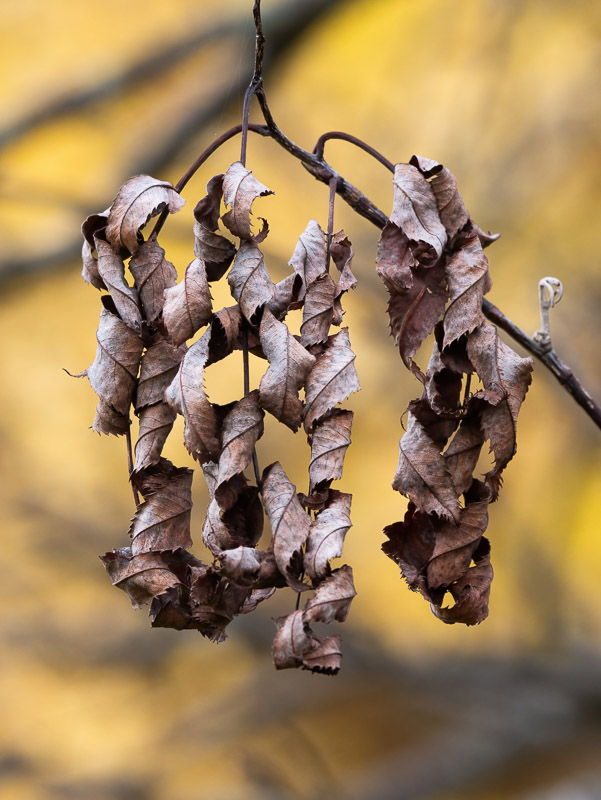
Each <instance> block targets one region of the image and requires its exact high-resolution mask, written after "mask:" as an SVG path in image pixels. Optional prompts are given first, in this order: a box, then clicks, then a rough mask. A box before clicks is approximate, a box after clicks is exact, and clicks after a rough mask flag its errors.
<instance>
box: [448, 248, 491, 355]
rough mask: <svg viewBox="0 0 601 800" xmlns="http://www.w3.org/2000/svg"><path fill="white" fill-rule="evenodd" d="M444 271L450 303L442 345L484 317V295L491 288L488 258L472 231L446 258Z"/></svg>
mask: <svg viewBox="0 0 601 800" xmlns="http://www.w3.org/2000/svg"><path fill="white" fill-rule="evenodd" d="M445 272H446V276H447V283H448V286H449V299H450V303H449V306H448V308H447V310H446V311H445V315H444V342H443V349H444V348H446V347H448V345H449V344H451V342H454V341H455V340H456V339H459V338H460V337H461V336H463V335H464V334H465V333H471V332H472V331H473V330H474V329H475V328H477V327H478V325H480V324H481V323H482V322H483V320H484V314H483V313H482V298H483V296H484V294H485V293H486V292H488V291H489V290H490V287H491V281H490V276H489V274H488V259H487V258H486V256H485V255H484V250H483V249H482V245H481V244H480V240H479V239H478V237H477V236H475V235H473V236H471V237H470V238H468V239H467V240H466V241H465V243H464V244H463V246H462V248H461V250H458V251H457V252H456V253H454V254H453V256H452V257H451V258H450V259H449V260H448V261H447V264H446V267H445Z"/></svg>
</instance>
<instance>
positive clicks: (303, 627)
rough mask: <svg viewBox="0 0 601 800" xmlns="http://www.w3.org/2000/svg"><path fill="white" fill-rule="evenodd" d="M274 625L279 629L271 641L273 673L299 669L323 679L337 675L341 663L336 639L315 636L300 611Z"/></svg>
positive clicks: (337, 638) (337, 637)
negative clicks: (320, 675) (318, 675)
mask: <svg viewBox="0 0 601 800" xmlns="http://www.w3.org/2000/svg"><path fill="white" fill-rule="evenodd" d="M276 622H277V625H278V627H279V630H278V632H277V634H276V636H275V639H274V640H273V663H274V664H275V668H276V669H290V668H291V667H292V668H293V667H302V668H303V669H308V670H311V672H320V673H323V674H324V675H336V674H337V673H338V672H339V670H340V662H341V659H342V653H341V652H340V637H339V636H327V637H323V638H322V637H319V636H316V635H315V634H314V633H313V631H312V630H311V628H310V627H309V625H308V623H307V622H306V621H305V619H304V611H294V612H293V613H292V614H289V615H288V616H287V617H281V618H280V619H278V620H277V621H276Z"/></svg>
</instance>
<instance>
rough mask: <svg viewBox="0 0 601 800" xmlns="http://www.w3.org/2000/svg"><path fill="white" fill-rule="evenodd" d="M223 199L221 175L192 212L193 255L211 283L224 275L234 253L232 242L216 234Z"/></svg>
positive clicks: (208, 188) (213, 180)
mask: <svg viewBox="0 0 601 800" xmlns="http://www.w3.org/2000/svg"><path fill="white" fill-rule="evenodd" d="M222 196H223V175H215V176H214V177H213V178H211V180H210V181H209V182H208V183H207V194H206V195H205V197H203V198H202V199H201V200H199V202H198V203H197V205H196V208H195V209H194V218H195V220H196V222H195V223H194V255H195V256H196V257H197V258H199V259H200V260H201V261H202V262H203V263H204V264H205V267H206V271H207V278H208V279H209V280H210V281H218V280H219V279H220V278H221V277H222V276H223V275H224V274H225V272H226V270H227V269H228V267H229V265H230V264H231V263H232V259H233V258H234V256H235V254H236V248H235V247H234V245H233V244H232V242H230V241H229V239H226V238H225V236H222V235H221V234H220V233H216V231H217V228H218V226H219V214H220V211H221V198H222Z"/></svg>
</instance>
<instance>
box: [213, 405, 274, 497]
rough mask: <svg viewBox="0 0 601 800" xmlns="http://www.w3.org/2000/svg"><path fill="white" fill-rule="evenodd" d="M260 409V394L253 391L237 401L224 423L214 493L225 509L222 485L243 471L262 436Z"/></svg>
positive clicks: (223, 487) (261, 412)
mask: <svg viewBox="0 0 601 800" xmlns="http://www.w3.org/2000/svg"><path fill="white" fill-rule="evenodd" d="M263 416H264V414H263V410H262V409H261V408H260V406H259V392H258V391H256V390H255V391H253V392H250V394H247V395H246V397H243V398H242V400H240V401H238V402H237V403H236V404H235V405H234V407H233V408H232V410H231V411H230V412H229V413H228V414H227V415H226V417H225V419H224V420H223V428H222V433H221V446H222V450H221V454H220V456H219V471H218V474H217V481H216V484H215V489H214V494H215V497H216V499H217V500H218V502H219V504H220V505H221V507H222V508H225V507H226V505H229V503H228V504H226V503H225V502H224V491H223V490H224V489H226V488H227V487H225V486H224V484H226V483H227V482H228V481H230V479H231V478H233V477H234V476H235V475H238V474H240V473H241V472H243V471H244V470H245V469H246V468H247V467H248V465H249V464H250V462H251V460H252V454H253V451H254V448H255V445H256V443H257V441H258V440H259V439H260V438H261V436H262V435H263Z"/></svg>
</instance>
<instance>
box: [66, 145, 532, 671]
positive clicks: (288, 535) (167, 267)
mask: <svg viewBox="0 0 601 800" xmlns="http://www.w3.org/2000/svg"><path fill="white" fill-rule="evenodd" d="M270 194H272V192H271V191H270V190H269V189H268V188H267V187H266V186H264V185H263V184H261V183H260V182H259V181H258V180H257V179H256V178H255V177H254V176H253V174H252V173H251V172H250V171H249V170H248V169H247V168H246V167H245V166H244V165H243V164H242V163H241V162H236V163H234V164H233V165H232V166H231V167H230V168H229V169H228V170H227V172H225V174H219V175H216V176H215V177H213V178H212V179H211V180H210V181H209V183H208V185H207V194H206V196H205V197H203V198H202V199H201V200H200V202H199V203H198V204H197V205H196V207H195V209H194V239H195V244H194V258H193V260H192V261H191V262H190V264H189V265H188V267H187V268H186V270H185V273H184V275H183V277H182V279H181V281H180V282H179V283H178V282H177V272H176V269H175V267H174V266H173V265H172V264H171V263H170V262H169V261H168V260H167V258H166V256H165V252H164V250H163V249H162V248H161V246H160V245H159V243H158V240H157V235H156V234H155V233H154V232H152V233H150V234H149V235H147V238H146V239H144V236H143V234H142V231H143V230H145V229H146V226H147V223H148V222H149V220H150V219H152V218H153V217H155V216H157V215H158V214H163V215H164V216H165V215H166V214H167V213H175V212H177V211H179V209H180V208H181V207H182V205H183V202H184V201H183V199H182V198H181V197H180V195H179V193H178V192H177V191H176V190H175V188H174V187H173V186H172V185H171V184H169V183H166V182H162V181H157V180H155V179H154V178H151V177H150V176H147V175H140V176H137V177H135V178H132V179H130V180H128V181H127V182H126V183H125V184H124V185H123V186H122V187H121V189H120V190H119V193H118V194H117V197H116V198H115V200H114V202H113V204H112V205H111V207H110V208H109V209H108V210H107V211H105V212H102V213H100V214H95V215H93V216H90V217H88V219H87V220H86V221H85V222H84V225H83V235H84V245H83V273H82V274H83V277H84V279H85V280H86V281H87V282H88V283H91V284H92V285H93V286H94V287H96V288H97V289H99V290H101V291H102V310H101V314H100V323H99V327H98V331H97V343H98V346H97V351H96V357H95V359H94V362H93V363H92V365H91V366H90V367H89V368H88V369H87V370H86V371H85V372H84V373H81V374H82V375H87V377H88V379H89V382H90V384H91V386H92V388H93V389H94V391H95V392H96V394H97V395H98V404H97V408H96V417H95V419H94V422H93V425H92V427H93V429H94V430H95V431H98V432H100V433H105V434H114V435H125V436H126V437H129V431H130V412H131V409H132V408H133V411H134V413H135V415H136V416H137V418H138V421H139V429H138V437H137V441H136V443H135V448H134V454H135V460H134V461H133V462H132V464H131V475H130V479H131V483H132V486H133V489H134V496H135V497H137V498H138V499H139V498H140V496H141V498H142V499H141V500H139V502H137V510H136V512H135V515H134V517H133V520H132V523H131V526H130V529H129V535H130V537H131V543H130V545H129V546H128V547H122V548H120V549H118V550H114V551H112V552H109V553H106V554H105V555H104V556H102V561H103V563H104V565H105V567H106V570H107V572H108V574H109V576H110V578H111V580H112V582H113V584H114V585H115V586H117V587H119V588H120V589H122V590H123V591H124V592H125V593H126V594H127V595H128V597H129V599H130V601H131V603H132V605H133V606H134V608H138V607H140V606H142V605H144V604H149V605H150V616H151V619H152V625H153V626H154V627H169V628H175V629H177V630H183V629H193V630H197V631H199V632H200V633H201V634H202V635H203V636H205V637H207V638H209V639H211V640H213V641H215V642H221V641H223V640H224V639H225V638H226V635H227V634H226V628H227V627H228V625H229V624H230V623H231V622H232V620H233V619H234V618H235V617H236V616H238V615H240V614H248V613H250V612H252V611H254V610H255V609H256V608H257V606H258V604H259V603H261V602H264V601H266V600H267V599H268V598H270V597H271V596H272V595H273V594H274V592H276V591H277V590H278V589H280V590H283V589H286V588H288V589H292V590H293V591H294V592H295V593H297V595H296V596H297V602H296V609H295V610H292V611H291V613H289V614H288V615H287V616H285V617H282V618H279V619H278V620H276V624H277V632H276V634H275V639H274V644H273V658H274V662H275V666H276V667H277V668H278V669H285V668H289V667H300V668H303V669H308V670H311V671H313V672H322V673H327V674H335V673H336V672H338V670H339V668H340V661H341V649H340V636H339V635H338V634H335V633H334V634H332V635H326V636H320V635H317V633H316V632H315V630H314V626H315V624H317V623H325V624H327V625H330V624H331V623H333V622H343V621H344V620H345V619H346V617H347V614H348V611H349V607H350V603H351V601H352V599H353V597H354V595H355V588H354V584H353V573H352V569H351V567H350V566H347V565H344V566H339V567H337V568H333V567H332V565H331V561H332V560H334V559H339V558H341V556H342V551H343V543H344V539H345V536H346V534H347V532H348V530H349V528H350V527H351V520H350V510H351V495H350V494H348V493H345V492H343V491H340V490H339V489H337V488H332V484H333V482H334V481H337V480H339V479H341V478H342V471H343V462H344V458H345V454H346V451H347V448H348V446H349V444H350V441H351V439H350V436H351V425H352V421H353V413H352V411H350V410H348V409H344V408H342V407H341V404H342V403H344V401H345V400H346V399H347V398H348V397H349V395H351V393H353V392H356V391H358V390H359V388H360V386H359V379H358V376H357V372H356V369H355V356H354V353H353V351H352V349H351V345H350V340H349V332H348V329H347V328H346V327H342V323H343V310H342V300H343V296H344V294H345V292H347V291H349V290H350V289H353V288H354V287H355V285H356V280H355V277H354V276H353V273H352V271H351V263H352V259H353V250H352V247H351V244H350V242H349V240H348V239H347V237H346V235H345V234H344V232H342V231H341V232H339V233H332V228H331V226H330V228H329V229H328V232H327V233H326V232H324V230H323V229H322V228H321V227H320V225H319V224H318V222H316V221H315V220H311V221H310V222H309V223H308V225H307V227H306V229H305V230H304V232H303V233H302V234H301V236H300V238H299V240H298V243H297V245H296V248H295V250H294V253H293V255H292V258H291V260H290V262H289V266H290V267H291V271H290V272H289V274H288V275H287V276H286V277H285V278H284V279H283V280H280V281H279V282H277V283H274V282H273V281H272V279H271V276H270V273H269V270H268V268H267V266H266V264H265V260H264V257H263V254H262V252H261V249H260V244H261V243H262V242H263V241H264V239H265V237H266V236H267V235H268V232H269V226H268V223H267V221H266V220H265V219H263V218H260V217H259V218H257V219H254V218H253V215H252V206H253V203H254V202H255V201H256V200H257V198H260V197H264V196H266V195H270ZM494 238H495V237H493V236H491V235H490V234H485V233H484V232H483V231H481V230H480V229H479V228H478V227H477V226H476V225H475V224H474V223H473V222H472V220H471V219H470V217H469V215H468V213H467V211H466V210H465V207H464V205H463V202H462V200H461V197H460V195H459V193H458V191H457V187H456V183H455V179H454V177H453V175H452V174H451V173H450V172H449V170H448V169H446V168H444V167H443V166H442V165H441V164H439V163H437V162H435V161H430V160H428V159H424V158H419V157H413V158H412V159H411V162H410V163H409V164H398V165H397V166H396V168H395V172H394V195H393V208H392V213H391V215H390V218H389V220H388V222H387V224H386V225H385V227H384V229H383V231H382V236H381V239H380V243H379V246H378V252H377V271H378V274H379V275H380V277H381V278H382V280H383V282H384V284H385V286H386V288H387V290H388V293H389V304H388V314H389V317H390V328H391V332H392V335H393V337H394V340H395V343H396V345H397V347H398V349H399V353H400V355H401V358H402V361H403V363H404V364H405V366H406V367H407V368H408V369H409V370H410V371H411V372H412V373H413V375H414V376H415V377H416V378H417V380H418V381H419V382H420V383H421V384H422V395H421V397H420V398H419V399H416V400H413V401H412V402H411V403H410V404H409V409H408V414H407V427H406V432H405V434H404V435H403V437H402V439H401V441H400V444H399V463H398V467H397V471H396V474H395V476H394V482H393V487H394V489H396V490H397V491H399V492H400V493H402V494H403V495H405V496H406V497H408V499H409V506H408V509H407V513H406V515H405V519H404V521H403V522H397V523H394V524H392V525H390V526H388V527H387V528H386V529H385V533H386V535H387V537H388V540H387V542H386V544H385V545H384V548H383V549H384V551H385V553H386V554H387V555H388V556H390V558H392V559H393V560H394V561H395V562H396V563H398V564H399V566H400V567H401V571H402V574H403V576H404V577H405V579H406V580H407V582H408V584H409V586H410V587H411V588H412V589H414V590H417V591H419V592H421V594H422V595H423V596H424V597H425V598H426V599H427V600H428V601H429V602H430V605H431V608H432V609H433V611H434V613H435V615H436V616H437V617H439V618H440V619H441V620H443V621H445V622H463V623H466V624H468V625H471V624H475V623H478V622H480V621H481V620H483V619H484V618H485V616H486V614H487V609H488V595H489V591H490V582H491V579H492V568H491V565H490V545H489V543H488V541H487V540H486V539H485V538H484V536H483V534H484V532H485V530H486V526H487V521H488V506H489V504H490V503H491V502H492V501H494V500H496V498H497V496H498V493H499V489H500V486H501V475H502V472H503V470H504V469H505V467H506V465H507V463H508V462H509V461H510V459H511V458H512V456H513V454H514V452H515V449H516V421H517V415H518V411H519V408H520V405H521V403H522V401H523V399H524V396H525V394H526V391H527V388H528V384H529V381H530V372H531V362H530V359H522V358H520V357H519V356H518V355H517V354H516V353H514V352H513V351H512V350H511V349H510V348H509V347H508V346H507V345H506V344H504V343H503V342H502V341H501V340H500V338H499V336H498V333H497V331H496V329H495V328H494V326H492V325H491V324H490V323H489V322H487V321H486V320H485V319H484V317H483V314H482V310H481V306H482V298H483V295H484V293H485V292H487V291H488V290H489V289H490V285H491V284H490V277H489V272H488V261H487V258H486V256H485V254H484V250H483V248H484V247H485V246H487V245H488V244H490V242H491V241H493V240H494ZM222 279H225V280H227V283H228V285H229V289H230V291H231V295H232V298H233V303H232V305H230V306H227V307H225V308H222V309H220V310H214V309H213V305H212V298H211V292H210V285H211V283H214V282H216V281H219V280H222ZM296 309H302V324H301V327H300V335H293V334H292V333H291V331H290V329H289V327H288V325H287V322H286V320H287V315H288V312H289V311H291V310H296ZM430 334H433V342H434V343H433V351H432V355H431V357H430V361H429V364H428V366H427V368H426V370H425V372H424V371H422V369H421V368H420V367H419V366H418V364H417V362H416V361H415V358H416V354H417V353H418V350H419V349H420V347H421V345H422V344H423V343H424V341H425V340H426V338H427V337H428V336H429V335H430ZM240 350H242V351H243V354H244V360H245V364H246V366H245V392H244V396H243V397H234V398H232V401H231V402H230V403H228V404H227V405H218V404H216V403H214V402H212V401H211V399H210V398H209V396H208V395H207V392H206V390H205V372H206V371H207V370H210V368H211V365H213V364H215V363H217V362H219V361H221V360H222V359H224V358H227V357H228V356H230V355H231V354H232V353H233V352H234V351H240ZM250 356H252V357H259V358H262V359H264V360H265V364H266V368H265V371H264V374H263V377H262V378H261V380H260V383H259V386H258V387H256V388H254V389H252V390H251V389H250V386H248V367H247V360H248V358H250ZM266 413H268V414H271V415H272V416H274V417H275V418H276V419H277V420H278V421H279V422H280V423H282V424H283V425H285V426H286V427H287V428H289V429H290V430H292V431H294V432H297V431H298V432H302V434H304V435H306V437H307V440H308V444H309V446H310V454H308V462H309V466H308V473H309V475H308V491H307V492H306V493H300V492H299V491H297V487H296V486H294V485H293V483H292V482H291V481H290V479H289V478H288V476H287V474H286V472H285V469H284V467H283V466H282V464H281V463H280V462H276V463H274V464H271V465H269V466H268V467H266V468H265V469H264V470H263V472H262V474H261V472H260V468H259V464H258V457H257V452H256V445H257V442H258V441H259V439H260V438H261V437H262V435H263V427H264V416H265V414H266ZM178 414H179V415H181V416H182V417H183V422H184V444H185V447H186V449H187V450H188V452H189V453H190V455H191V456H192V458H193V459H194V460H195V461H196V462H198V464H199V465H200V466H201V469H202V473H203V475H204V479H205V481H206V484H207V487H208V493H209V498H210V501H209V504H208V508H207V509H206V513H205V516H204V522H203V523H202V539H203V542H204V544H205V545H206V547H207V548H208V549H209V551H210V553H211V555H212V557H213V561H212V562H211V563H210V564H205V563H203V562H202V561H201V560H199V559H198V558H197V557H196V556H194V555H193V554H192V553H191V552H190V548H191V546H192V536H191V521H192V517H191V512H192V500H191V485H192V477H193V471H192V470H191V469H189V468H188V467H176V466H174V465H173V464H171V463H170V462H169V461H168V460H166V459H165V458H163V457H162V450H163V446H164V444H165V441H166V439H167V437H168V436H169V435H170V433H171V430H172V427H173V424H174V421H175V419H176V416H177V415H178ZM486 443H489V446H490V449H491V452H492V454H493V456H494V467H493V468H492V469H491V470H490V471H489V472H488V473H487V474H486V475H483V476H480V477H476V473H477V466H478V459H479V457H480V453H481V451H482V448H483V447H484V445H485V444H486ZM265 515H266V516H267V519H268V521H269V529H270V533H266V534H265V536H264V534H263V528H264V518H265ZM199 527H200V526H199ZM305 593H307V596H308V598H309V599H307V600H306V601H305V602H304V603H303V605H302V607H301V605H300V598H301V596H302V595H304V594H305ZM449 593H450V595H451V596H452V598H453V600H454V604H453V605H452V606H450V607H446V606H444V599H445V597H446V596H447V594H449ZM292 597H294V595H292Z"/></svg>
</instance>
